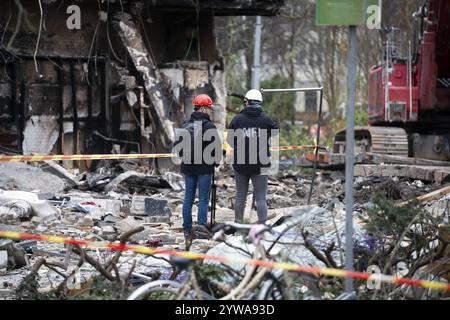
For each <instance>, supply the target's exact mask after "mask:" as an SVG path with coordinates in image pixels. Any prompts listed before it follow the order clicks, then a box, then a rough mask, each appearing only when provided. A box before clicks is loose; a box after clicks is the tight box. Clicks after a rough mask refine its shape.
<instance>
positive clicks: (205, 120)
mask: <svg viewBox="0 0 450 320" xmlns="http://www.w3.org/2000/svg"><path fill="white" fill-rule="evenodd" d="M195 121H202V133H201V137H202V138H203V135H204V133H205V132H206V130H209V129H212V130H215V131H216V132H215V134H214V136H213V138H212V139H211V141H203V143H202V152H204V150H205V148H206V147H208V146H209V145H210V144H213V143H219V144H220V139H216V138H217V137H218V132H217V128H216V126H215V125H214V123H213V122H212V121H211V119H210V118H209V116H208V115H207V114H206V113H203V112H197V111H194V112H193V113H192V114H191V117H190V119H188V120H185V122H191V123H193V122H195ZM181 141H182V139H180V140H178V141H177V142H176V143H175V145H177V144H178V143H180V142H181ZM218 148H219V149H218V150H222V146H218ZM179 155H180V156H181V157H182V156H183V153H182V152H180V153H179ZM212 156H215V152H214V151H213V152H212ZM219 164H220V161H216V162H215V163H213V164H207V163H205V161H204V159H203V157H202V163H201V164H186V163H184V162H182V163H181V170H180V171H181V173H183V174H188V175H203V174H212V173H213V171H214V167H215V166H216V167H217V166H219Z"/></svg>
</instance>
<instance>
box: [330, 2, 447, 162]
mask: <svg viewBox="0 0 450 320" xmlns="http://www.w3.org/2000/svg"><path fill="white" fill-rule="evenodd" d="M413 16H414V17H415V19H416V34H417V37H416V39H415V40H414V41H415V42H414V43H413V44H412V45H411V43H410V44H409V50H408V51H409V52H408V54H407V57H400V56H399V54H398V53H397V48H396V45H395V31H396V30H395V29H391V30H390V33H389V40H388V41H387V44H386V53H385V57H384V59H383V63H382V64H380V65H377V66H374V67H373V68H372V69H371V71H370V75H369V108H368V119H369V121H368V122H369V126H368V127H358V128H356V129H355V137H356V147H357V149H358V148H359V150H355V151H356V152H358V151H359V152H372V153H381V154H392V155H403V156H414V157H418V158H427V159H435V160H445V161H448V160H450V0H426V1H424V3H423V5H422V6H421V8H420V9H419V11H418V12H416V13H414V14H413ZM343 148H345V132H344V131H342V132H339V133H338V134H337V135H336V139H335V146H334V152H337V153H342V152H343Z"/></svg>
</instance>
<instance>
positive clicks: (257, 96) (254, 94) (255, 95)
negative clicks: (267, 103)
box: [244, 89, 263, 102]
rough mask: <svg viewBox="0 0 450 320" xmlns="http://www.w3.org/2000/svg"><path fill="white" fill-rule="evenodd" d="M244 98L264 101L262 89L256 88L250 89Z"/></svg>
mask: <svg viewBox="0 0 450 320" xmlns="http://www.w3.org/2000/svg"><path fill="white" fill-rule="evenodd" d="M244 99H246V100H254V101H259V102H262V101H263V97H262V94H261V91H259V90H256V89H252V90H250V91H248V92H247V93H246V94H245V97H244Z"/></svg>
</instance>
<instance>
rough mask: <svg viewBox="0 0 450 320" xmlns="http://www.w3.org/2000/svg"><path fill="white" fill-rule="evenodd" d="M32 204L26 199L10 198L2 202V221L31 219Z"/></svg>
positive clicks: (0, 216)
mask: <svg viewBox="0 0 450 320" xmlns="http://www.w3.org/2000/svg"><path fill="white" fill-rule="evenodd" d="M31 211H32V210H31V206H30V204H29V203H28V202H26V201H25V200H9V201H4V202H1V204H0V222H3V223H8V222H14V221H16V222H17V221H19V220H25V219H29V218H30V216H31Z"/></svg>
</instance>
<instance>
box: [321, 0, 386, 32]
mask: <svg viewBox="0 0 450 320" xmlns="http://www.w3.org/2000/svg"><path fill="white" fill-rule="evenodd" d="M378 4H379V1H378V0H316V23H317V25H329V26H358V25H364V24H366V21H367V8H368V7H369V6H370V5H378Z"/></svg>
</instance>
